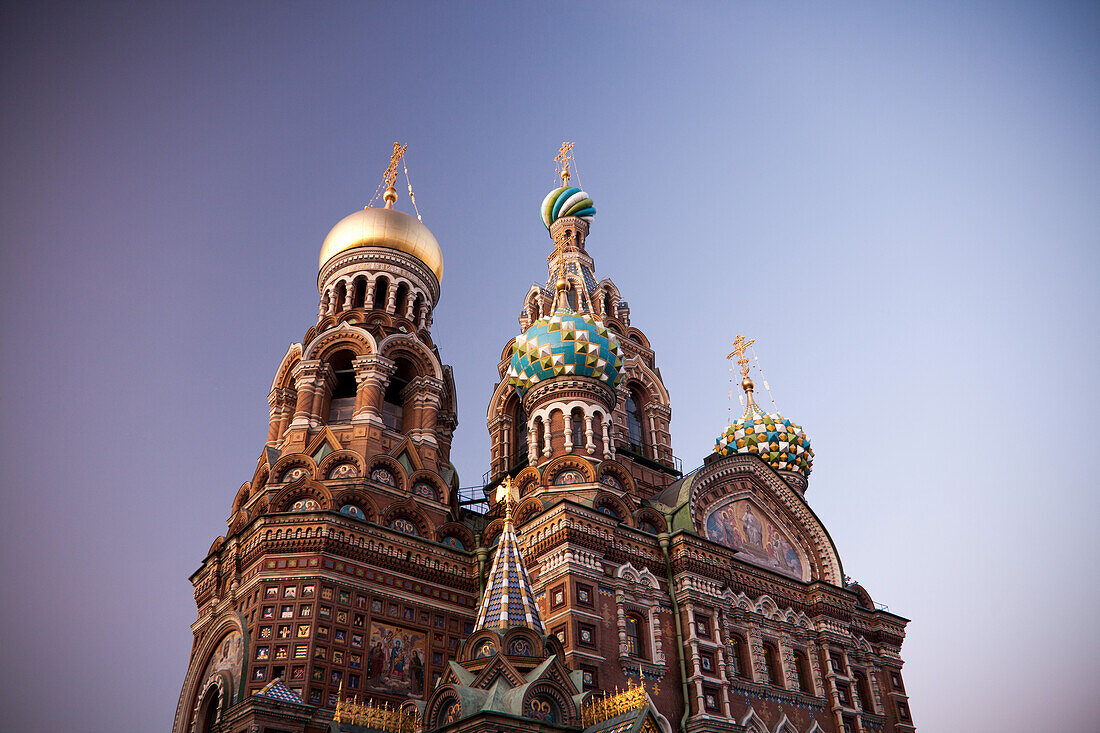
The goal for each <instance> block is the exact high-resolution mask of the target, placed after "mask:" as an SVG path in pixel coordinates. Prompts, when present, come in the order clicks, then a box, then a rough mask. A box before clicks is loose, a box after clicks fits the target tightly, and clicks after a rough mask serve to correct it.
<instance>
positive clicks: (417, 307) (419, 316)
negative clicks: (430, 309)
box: [413, 293, 424, 328]
mask: <svg viewBox="0 0 1100 733" xmlns="http://www.w3.org/2000/svg"><path fill="white" fill-rule="evenodd" d="M423 310H424V296H423V295H422V294H421V293H417V294H416V300H414V301H413V323H415V324H416V327H417V328H424V314H423V313H422V311H423Z"/></svg>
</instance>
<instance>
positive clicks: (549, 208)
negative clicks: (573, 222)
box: [541, 186, 596, 229]
mask: <svg viewBox="0 0 1100 733" xmlns="http://www.w3.org/2000/svg"><path fill="white" fill-rule="evenodd" d="M541 211H542V223H543V224H544V225H545V226H546V228H547V229H549V228H550V225H551V224H553V223H554V222H555V221H557V220H558V219H564V218H565V217H567V216H577V217H580V218H581V219H584V220H585V221H587V222H591V221H592V218H593V217H594V216H595V215H596V210H595V209H594V208H592V197H591V196H589V195H588V194H587V193H585V192H584V191H582V190H580V189H579V188H575V187H572V186H560V187H558V188H555V189H554V190H553V191H551V192H550V193H548V194H546V198H544V199H543V200H542V210H541Z"/></svg>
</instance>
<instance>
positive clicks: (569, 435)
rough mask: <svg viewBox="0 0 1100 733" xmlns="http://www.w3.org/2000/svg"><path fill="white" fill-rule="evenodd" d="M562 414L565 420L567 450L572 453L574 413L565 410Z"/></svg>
mask: <svg viewBox="0 0 1100 733" xmlns="http://www.w3.org/2000/svg"><path fill="white" fill-rule="evenodd" d="M561 416H562V419H563V420H564V421H565V452H566V453H570V452H572V450H573V415H572V414H570V413H568V412H563V413H562V414H561Z"/></svg>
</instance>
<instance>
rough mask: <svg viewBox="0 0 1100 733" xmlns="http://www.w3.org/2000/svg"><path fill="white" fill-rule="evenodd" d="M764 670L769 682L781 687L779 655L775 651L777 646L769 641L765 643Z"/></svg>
mask: <svg viewBox="0 0 1100 733" xmlns="http://www.w3.org/2000/svg"><path fill="white" fill-rule="evenodd" d="M764 668H765V669H764V672H765V673H766V676H767V678H768V682H770V683H771V684H773V685H775V686H776V687H780V686H781V685H780V682H779V680H780V677H779V654H778V653H776V651H775V644H772V643H771V642H768V641H765V642H764Z"/></svg>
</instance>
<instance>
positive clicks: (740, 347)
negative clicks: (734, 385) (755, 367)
mask: <svg viewBox="0 0 1100 733" xmlns="http://www.w3.org/2000/svg"><path fill="white" fill-rule="evenodd" d="M755 343H756V339H748V340H746V339H745V337H744V336H742V335H741V334H737V338H735V339H734V340H733V351H731V352H730V353H728V354H726V358H727V359H732V358H733V357H735V356H736V357H737V366H738V368H739V369H740V370H741V377H742V378H745V377H747V376H749V360H748V357H746V356H745V352H746V351H748V349H749V347H750V346H752V345H753V344H755Z"/></svg>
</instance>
